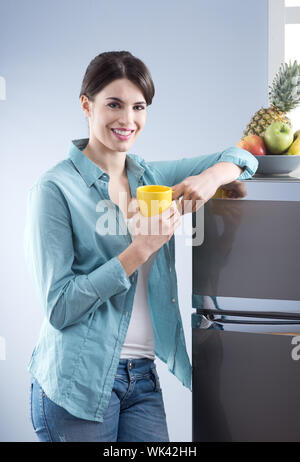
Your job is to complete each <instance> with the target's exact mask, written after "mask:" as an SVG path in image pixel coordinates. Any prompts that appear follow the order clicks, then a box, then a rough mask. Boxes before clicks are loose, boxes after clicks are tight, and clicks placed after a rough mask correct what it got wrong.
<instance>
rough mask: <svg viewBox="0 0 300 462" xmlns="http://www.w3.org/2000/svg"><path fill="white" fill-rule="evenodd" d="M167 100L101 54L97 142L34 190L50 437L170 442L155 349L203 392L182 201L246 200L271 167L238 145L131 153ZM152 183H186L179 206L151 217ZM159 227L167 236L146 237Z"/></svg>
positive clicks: (134, 61)
mask: <svg viewBox="0 0 300 462" xmlns="http://www.w3.org/2000/svg"><path fill="white" fill-rule="evenodd" d="M153 96H154V85H153V82H152V79H151V75H150V72H149V70H148V69H147V67H146V66H145V64H144V63H143V62H142V61H141V60H139V59H138V58H136V57H134V56H133V55H132V54H131V53H129V52H126V51H117V52H107V53H101V54H100V55H98V56H96V57H95V58H94V59H93V60H92V61H91V63H90V64H89V66H88V68H87V70H86V73H85V76H84V79H83V83H82V88H81V92H80V101H81V107H82V110H83V112H84V114H85V115H86V117H87V118H88V122H89V138H87V139H79V140H73V142H72V143H71V147H70V151H69V156H68V158H66V159H64V160H63V161H61V162H59V163H58V164H56V165H55V166H54V167H53V168H51V169H49V170H48V171H47V172H45V173H43V174H42V175H41V176H40V177H39V178H38V179H37V181H36V182H35V184H34V185H33V186H32V188H31V189H30V191H29V194H28V204H27V222H26V230H25V254H26V259H27V263H28V267H29V270H30V273H31V275H32V278H33V281H34V283H35V285H36V290H37V293H38V297H39V301H40V303H41V305H42V307H43V308H44V310H45V315H46V317H45V320H44V322H43V325H42V327H41V332H40V336H39V340H38V342H37V345H36V347H35V348H34V350H33V353H32V356H31V359H30V363H29V368H28V369H29V371H30V373H31V375H32V380H31V390H30V392H31V419H32V425H33V428H34V430H35V432H36V434H37V436H38V438H39V440H40V441H147V442H148V441H169V435H168V429H167V423H166V415H165V410H164V403H163V396H162V390H161V387H160V382H159V377H158V375H157V370H156V365H155V355H157V356H158V357H159V358H160V359H161V360H162V361H164V362H165V363H166V364H167V366H168V369H169V370H170V372H172V373H173V374H174V375H175V376H176V377H177V378H178V379H179V380H180V381H181V382H182V384H183V385H184V386H186V387H188V388H190V389H191V364H190V361H189V358H188V354H187V351H186V345H185V338H184V333H183V329H182V322H181V316H180V311H179V306H178V296H177V280H176V272H175V250H174V231H175V229H176V228H177V227H178V226H179V224H180V220H181V214H180V211H179V210H178V209H177V207H176V205H175V204H176V202H175V199H178V198H179V197H181V196H182V202H181V205H182V207H181V213H184V212H186V211H187V210H184V207H183V205H184V204H183V201H187V202H186V203H188V204H189V205H190V211H195V210H197V207H199V206H200V205H201V204H203V203H204V202H206V201H207V200H208V199H210V198H211V197H212V196H213V195H214V193H215V192H216V190H217V188H219V187H220V186H222V185H226V186H224V188H227V190H229V191H231V194H232V197H243V196H244V195H245V190H244V185H243V183H241V182H240V181H235V180H236V179H237V178H238V179H239V180H241V179H245V178H249V177H251V176H252V175H253V174H254V173H255V171H256V168H257V161H256V159H255V158H254V157H253V156H252V155H251V154H249V153H248V152H247V151H245V150H243V149H240V148H235V147H231V148H228V149H225V150H224V151H223V152H221V153H216V154H211V155H200V156H198V157H192V158H183V159H179V160H174V161H152V162H148V161H145V160H144V159H143V158H142V157H140V156H138V155H136V154H128V153H127V151H128V150H129V149H130V148H131V147H132V145H133V143H134V141H135V140H136V138H137V137H138V136H139V135H140V133H141V131H142V130H143V127H144V125H145V122H146V110H147V107H148V106H149V105H150V104H151V102H152V98H153ZM143 184H163V185H167V186H172V187H173V189H174V193H173V199H174V200H173V202H172V205H171V207H170V208H169V209H167V210H165V211H164V212H163V213H162V214H161V215H158V216H155V217H151V219H150V218H147V217H143V216H142V215H141V214H140V212H139V209H138V206H137V201H136V199H135V198H136V188H137V187H138V186H141V185H143ZM129 220H131V221H130V223H129ZM107 222H108V223H109V227H108V228H107V226H105V223H107ZM126 222H128V223H126ZM150 222H151V223H152V224H153V223H154V224H156V225H159V230H160V232H159V233H153V232H152V230H150V231H149V232H148V233H145V232H140V231H139V229H142V226H141V224H143V225H146V227H147V226H148V225H149V223H150ZM127 224H128V226H129V224H130V226H129V227H130V232H129V230H128V227H127ZM139 226H140V228H139ZM117 228H118V229H117ZM143 229H145V228H143ZM155 229H157V228H155ZM147 230H149V228H147ZM150 268H151V271H150ZM147 284H148V287H147Z"/></svg>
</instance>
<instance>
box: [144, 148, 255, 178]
mask: <svg viewBox="0 0 300 462" xmlns="http://www.w3.org/2000/svg"><path fill="white" fill-rule="evenodd" d="M221 162H222V163H224V162H227V163H232V164H235V165H236V166H238V167H241V168H242V169H243V171H242V173H241V174H240V175H239V176H238V178H237V180H246V179H248V178H251V177H252V176H253V175H254V173H255V172H256V170H257V166H258V161H257V159H256V158H255V157H254V156H253V155H252V154H251V153H250V152H248V151H246V150H245V149H241V148H238V147H235V146H232V147H230V148H228V149H225V150H224V151H222V152H219V153H215V154H208V155H206V154H203V155H201V156H196V157H189V158H186V157H183V158H182V159H175V160H163V161H151V162H147V165H149V166H150V168H152V169H153V170H155V173H156V176H157V178H158V179H159V182H160V184H164V185H166V186H173V185H175V184H178V183H181V182H182V181H183V180H185V179H186V178H187V177H189V176H195V175H199V174H200V173H202V172H204V171H205V170H207V169H208V168H210V167H213V166H214V165H216V164H217V163H221ZM215 171H217V170H215ZM224 174H225V173H224ZM222 175H223V173H222ZM229 175H230V173H229ZM223 184H224V183H223Z"/></svg>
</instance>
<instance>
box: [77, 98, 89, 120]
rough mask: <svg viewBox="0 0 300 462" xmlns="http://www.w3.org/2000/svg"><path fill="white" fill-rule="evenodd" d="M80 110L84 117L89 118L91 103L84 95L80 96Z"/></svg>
mask: <svg viewBox="0 0 300 462" xmlns="http://www.w3.org/2000/svg"><path fill="white" fill-rule="evenodd" d="M80 103H81V109H82V111H83V112H84V114H85V116H86V117H90V114H91V101H90V100H89V99H88V97H87V96H86V95H81V96H80Z"/></svg>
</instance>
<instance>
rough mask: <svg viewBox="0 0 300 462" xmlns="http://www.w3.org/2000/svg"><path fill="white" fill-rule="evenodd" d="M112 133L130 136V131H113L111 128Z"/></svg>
mask: <svg viewBox="0 0 300 462" xmlns="http://www.w3.org/2000/svg"><path fill="white" fill-rule="evenodd" d="M112 131H113V132H114V133H118V135H123V136H127V135H130V133H131V130H130V131H122V130H115V129H113V128H112Z"/></svg>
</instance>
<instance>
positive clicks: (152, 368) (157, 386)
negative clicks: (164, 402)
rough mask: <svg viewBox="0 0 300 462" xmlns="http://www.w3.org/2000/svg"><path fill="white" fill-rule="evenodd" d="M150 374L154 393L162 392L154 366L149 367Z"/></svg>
mask: <svg viewBox="0 0 300 462" xmlns="http://www.w3.org/2000/svg"><path fill="white" fill-rule="evenodd" d="M151 374H152V377H153V381H154V385H155V388H154V391H157V392H161V391H162V390H161V386H160V381H159V377H158V373H157V370H156V367H155V366H154V367H151Z"/></svg>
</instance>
